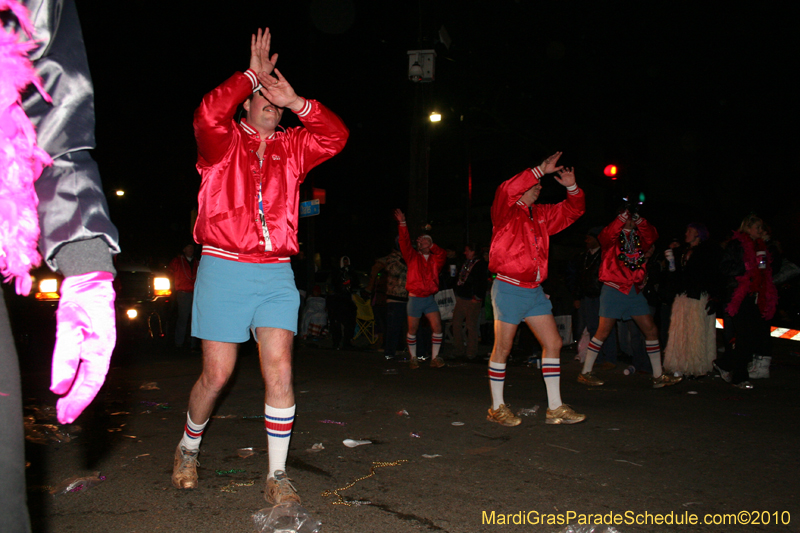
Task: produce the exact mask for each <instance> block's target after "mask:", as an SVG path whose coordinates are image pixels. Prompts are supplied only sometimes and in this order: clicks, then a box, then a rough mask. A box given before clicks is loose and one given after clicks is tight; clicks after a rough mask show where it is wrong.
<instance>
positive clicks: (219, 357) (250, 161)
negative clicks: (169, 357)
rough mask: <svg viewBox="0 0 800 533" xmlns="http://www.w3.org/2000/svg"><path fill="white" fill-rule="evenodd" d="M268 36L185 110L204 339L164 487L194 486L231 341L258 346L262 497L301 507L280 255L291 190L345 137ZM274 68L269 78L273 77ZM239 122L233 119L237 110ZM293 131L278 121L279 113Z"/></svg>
mask: <svg viewBox="0 0 800 533" xmlns="http://www.w3.org/2000/svg"><path fill="white" fill-rule="evenodd" d="M270 41H271V39H270V34H269V30H268V29H265V30H264V32H263V33H262V31H261V30H260V29H259V30H258V34H257V35H253V36H252V38H251V42H250V67H249V68H248V69H247V70H246V71H245V72H238V73H236V74H234V75H233V76H231V77H230V78H228V79H227V80H226V81H224V82H223V83H222V84H221V85H220V86H219V87H217V88H216V89H214V90H213V91H211V92H209V93H208V94H206V95H205V96H204V97H203V100H202V102H201V104H200V106H199V107H198V108H197V110H196V111H195V114H194V132H195V139H196V140H197V170H198V172H199V173H200V175H201V177H202V181H201V183H200V193H199V195H198V216H197V222H196V224H195V227H194V238H195V241H196V242H198V243H200V244H202V245H203V260H202V261H201V262H200V266H199V268H198V271H197V281H196V282H195V293H194V305H193V307H192V335H193V336H195V337H198V338H200V339H202V340H203V373H202V374H201V375H200V379H199V380H198V381H197V383H195V385H194V387H193V388H192V392H191V395H190V397H189V408H188V410H187V414H186V426H185V429H184V432H183V438H182V439H181V441H180V443H179V444H178V446H177V448H176V450H175V463H174V467H173V473H172V484H173V486H175V487H176V488H179V489H193V488H196V487H197V455H198V453H199V450H200V440H201V438H202V435H203V431H204V430H205V427H206V424H207V423H208V419H209V417H210V416H211V412H212V411H213V409H214V405H215V404H216V401H217V398H218V397H219V394H220V392H221V391H222V389H223V387H224V386H225V384H226V383H227V382H228V380H229V379H230V377H231V374H233V369H234V367H235V365H236V350H237V346H238V343H242V342H245V341H246V340H247V339H248V338H249V337H250V335H251V333H252V334H253V335H254V336H255V337H256V339H257V341H258V346H259V352H260V353H259V355H260V357H259V360H260V361H261V373H262V375H263V377H264V383H265V385H266V394H265V398H264V423H265V426H266V430H267V448H268V451H269V468H268V470H267V471H266V476H265V477H266V490H265V498H266V499H267V501H268V502H269V503H271V504H273V505H274V504H278V503H283V502H298V503H299V502H300V497H299V496H298V495H297V492H296V491H295V489H294V487H293V486H292V483H291V481H290V479H289V478H288V477H287V475H286V457H287V455H288V453H289V440H290V437H291V434H292V426H293V424H294V416H295V397H294V390H293V388H292V342H293V336H294V335H295V334H296V333H297V311H298V308H299V306H300V296H299V293H298V291H297V286H296V284H295V280H294V274H293V273H292V269H291V265H290V264H289V258H290V256H292V255H295V254H297V252H298V242H297V222H298V216H299V213H298V211H299V206H300V184H301V183H302V182H303V180H304V179H305V177H306V175H307V173H308V172H309V171H310V170H311V169H312V168H314V167H316V166H317V165H319V164H320V163H322V162H324V161H326V160H328V159H330V158H331V157H333V156H334V155H336V154H338V153H339V152H341V151H342V149H343V148H344V145H345V143H346V142H347V137H348V133H349V132H348V130H347V127H346V126H345V125H344V123H343V122H342V120H341V119H340V118H339V117H338V116H336V115H335V114H334V113H333V112H332V111H330V110H329V109H328V108H326V107H325V106H323V105H322V104H320V103H319V102H317V101H315V100H309V99H307V98H303V97H300V96H298V95H297V93H295V91H294V88H293V87H292V86H291V85H290V84H289V82H288V81H287V80H286V78H285V77H284V76H283V75H282V74H281V73H280V72H279V71H278V70H277V69H276V68H274V67H275V62H276V61H277V59H278V56H277V54H273V55H272V56H270ZM273 73H274V75H273ZM240 105H241V106H242V107H243V108H244V113H245V117H244V118H243V119H242V120H241V121H239V122H237V121H236V119H235V116H236V112H237V109H238V108H239V106H240ZM286 110H289V111H292V112H293V113H295V114H296V115H297V117H298V118H299V120H300V122H301V123H302V127H293V128H288V129H283V128H281V127H280V126H279V123H280V120H281V116H282V115H283V113H284V112H285V111H286Z"/></svg>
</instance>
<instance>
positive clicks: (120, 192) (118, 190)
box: [114, 189, 125, 196]
mask: <svg viewBox="0 0 800 533" xmlns="http://www.w3.org/2000/svg"><path fill="white" fill-rule="evenodd" d="M114 194H116V195H117V196H125V191H123V190H122V189H117V190H116V191H115V192H114Z"/></svg>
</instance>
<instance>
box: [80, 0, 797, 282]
mask: <svg viewBox="0 0 800 533" xmlns="http://www.w3.org/2000/svg"><path fill="white" fill-rule="evenodd" d="M705 4H706V3H705V2H702V3H701V2H695V3H693V4H692V5H688V4H687V5H683V4H681V3H652V2H636V3H634V2H627V3H622V2H532V1H525V0H520V1H508V0H493V1H481V0H460V1H433V0H430V1H429V0H421V1H419V2H399V1H391V0H389V1H381V2H374V1H362V0H325V1H323V0H316V1H312V2H307V1H296V2H285V3H279V2H265V1H259V2H256V1H249V0H234V1H230V2H224V3H218V4H207V3H198V2H178V1H173V2H163V3H158V4H154V3H150V2H147V3H145V2H128V3H124V4H120V3H116V2H107V1H104V2H101V1H98V0H77V5H78V10H79V14H80V16H81V20H82V24H83V30H84V38H85V40H86V44H87V51H88V55H89V64H90V68H91V70H92V76H93V78H94V83H95V90H96V110H97V142H98V148H97V150H95V152H94V156H95V158H96V159H97V161H98V163H99V164H100V169H101V173H102V175H103V180H104V187H105V189H106V191H107V192H108V195H109V203H110V208H111V214H112V219H113V220H114V221H115V222H116V223H117V225H118V226H119V228H120V233H121V239H122V246H123V248H124V250H125V251H126V252H128V253H129V254H131V255H135V256H144V257H146V256H153V257H159V256H164V257H169V256H171V255H174V254H175V253H177V251H178V250H179V249H180V247H181V243H182V241H184V240H185V239H186V238H187V237H188V236H189V220H190V211H191V210H192V209H193V207H194V206H195V205H196V195H197V190H198V186H199V175H198V174H197V172H196V170H195V167H194V164H195V160H196V146H195V143H194V136H193V131H192V114H193V111H194V109H195V108H196V107H197V105H198V104H199V102H200V99H201V98H202V96H203V94H204V93H206V92H208V91H210V90H211V89H213V88H214V87H215V86H216V85H218V84H219V83H221V82H222V81H224V80H225V79H227V78H228V77H229V76H230V75H232V74H233V73H234V72H236V71H242V70H244V69H246V68H247V66H248V58H249V42H250V34H251V33H254V32H255V30H256V28H257V27H259V26H261V27H264V26H269V27H270V31H271V33H272V35H273V41H272V44H273V51H274V52H277V53H278V54H279V55H280V58H279V60H278V68H279V69H280V70H281V72H282V73H283V74H284V75H285V76H286V78H287V79H288V80H289V81H290V82H291V83H292V85H293V86H294V88H295V90H296V92H297V93H298V94H299V95H301V96H306V97H309V98H314V99H317V100H319V101H321V102H323V103H324V104H326V105H327V106H328V107H330V108H331V109H333V110H334V111H335V112H337V113H338V114H339V115H340V116H341V117H342V118H343V120H344V121H345V123H346V124H347V125H348V127H349V128H350V130H351V137H350V140H349V142H348V146H347V147H346V148H345V151H344V152H343V153H342V154H340V155H339V156H337V157H335V158H333V159H332V160H330V161H328V162H326V163H324V164H323V165H321V166H320V167H318V168H316V169H314V170H313V171H312V172H311V173H310V174H309V176H308V179H307V181H306V183H307V184H308V186H309V187H310V186H311V185H312V184H313V186H314V187H318V188H324V189H326V191H327V204H326V205H324V206H322V214H321V215H320V216H319V217H316V220H315V221H314V227H315V231H316V234H315V236H316V239H315V244H316V248H317V250H318V251H320V252H321V253H322V254H323V261H324V262H327V261H329V258H330V257H333V256H335V255H342V254H346V255H350V256H351V257H353V258H354V264H355V265H356V267H358V268H362V269H368V268H369V266H370V264H371V261H372V259H373V258H374V257H377V256H379V255H384V254H385V253H387V252H388V251H389V247H390V244H391V241H392V239H393V236H394V235H395V232H396V226H395V223H394V221H393V219H392V217H391V211H392V210H393V209H394V208H395V207H400V208H402V209H407V208H408V204H409V198H408V181H409V172H410V171H409V154H410V146H411V125H412V121H413V120H422V119H424V117H423V115H422V112H423V111H424V115H427V114H428V112H429V111H430V110H433V109H435V110H437V111H439V112H440V113H442V114H443V116H444V118H443V121H442V122H441V123H439V124H437V125H435V126H431V127H430V128H431V129H430V145H429V146H430V152H429V161H430V162H429V169H430V184H429V191H430V192H429V194H430V199H429V219H430V220H431V222H432V225H433V230H432V231H431V233H432V235H433V236H434V240H438V241H439V242H440V244H443V245H446V246H449V247H453V248H459V249H460V247H461V245H462V241H463V225H464V224H463V221H464V220H465V216H466V215H465V206H466V205H467V168H468V162H469V163H471V167H472V176H473V190H472V204H471V211H470V213H471V215H472V221H473V224H472V225H471V226H470V228H471V234H470V236H471V237H472V238H473V239H478V240H479V241H483V242H480V244H486V245H488V236H489V235H490V232H491V224H490V221H489V219H488V218H487V216H486V215H487V214H488V206H489V205H490V204H491V201H492V198H493V195H494V190H495V189H496V187H497V185H499V184H500V183H501V182H502V181H504V180H506V179H508V178H510V177H511V176H512V175H514V174H516V173H517V172H519V171H521V170H523V169H524V168H526V167H529V166H532V165H536V164H538V163H540V162H541V160H542V159H543V158H544V157H546V156H547V155H549V154H551V153H553V152H554V151H556V150H561V151H563V152H564V156H563V159H562V162H563V163H564V164H567V165H569V166H575V167H576V174H577V179H578V183H579V185H581V186H582V187H583V188H584V189H585V190H586V192H587V201H588V212H587V214H586V215H584V217H583V218H582V219H581V220H580V221H579V222H578V223H576V225H575V227H573V228H572V229H570V230H567V231H566V232H565V233H564V235H562V236H560V237H559V238H560V239H561V240H562V241H561V242H562V243H563V244H576V243H577V244H578V245H580V243H581V241H582V236H583V232H584V231H585V230H586V229H587V228H588V227H591V226H594V225H600V224H605V223H607V222H608V221H610V219H611V218H612V217H613V214H614V209H615V208H616V207H617V205H618V204H619V201H620V200H619V199H620V198H621V196H622V195H623V194H624V193H625V192H626V191H628V192H633V193H636V194H638V193H639V192H643V193H644V194H645V196H646V202H645V208H644V215H645V216H646V217H647V218H648V219H650V220H651V221H652V222H654V223H655V224H656V225H657V227H659V229H660V230H661V231H660V232H661V234H662V237H665V238H667V237H671V236H672V235H679V234H682V232H683V230H682V228H685V225H686V223H688V222H690V221H694V220H697V221H702V222H705V223H707V224H708V225H709V226H710V228H711V229H712V233H713V234H715V235H716V236H717V237H719V238H724V237H726V236H727V235H728V234H729V232H730V230H731V229H734V228H735V227H736V226H738V222H739V220H740V219H741V218H742V217H743V216H744V215H745V214H747V213H748V212H750V211H751V210H756V212H758V213H760V214H762V216H763V217H765V218H766V219H767V221H768V222H770V223H772V224H773V226H774V233H775V235H776V236H778V237H779V238H780V239H781V240H782V241H783V242H784V245H785V246H787V247H788V248H792V249H797V247H798V245H800V243H798V242H797V237H796V236H797V235H800V231H799V230H800V227H799V226H800V218H799V217H798V209H797V208H796V200H795V198H794V196H793V191H794V189H795V187H794V186H793V183H794V181H795V180H796V178H797V177H798V174H800V172H798V170H800V168H798V167H800V158H798V151H797V148H796V146H797V140H798V135H797V133H796V131H797V128H796V126H795V122H796V120H797V118H798V116H799V114H798V111H799V110H798V104H797V93H798V91H797V87H796V82H791V81H790V80H791V78H792V77H793V73H794V71H795V70H796V69H797V66H798V64H800V62H798V50H800V47H798V44H800V43H798V38H797V32H796V31H795V28H793V27H790V25H792V24H793V21H794V18H793V16H791V14H790V12H789V8H788V7H785V8H784V7H774V6H772V4H752V3H750V4H747V5H746V6H745V7H741V8H737V7H731V5H730V4H721V3H720V4H717V5H718V6H719V7H720V8H723V7H724V10H720V9H717V8H714V7H711V6H710V5H705ZM156 5H157V6H158V7H154V6H156ZM787 5H788V4H787ZM201 6H202V7H201ZM768 8H769V9H768ZM770 9H771V10H770ZM442 26H443V27H444V28H446V31H447V34H448V35H449V37H450V40H451V43H450V46H449V48H447V47H446V46H445V45H444V44H442V43H441V42H440V40H439V38H438V36H439V34H440V32H439V30H440V28H441V27H442ZM422 48H434V49H435V50H436V52H437V54H438V57H437V61H436V81H435V82H433V83H431V84H426V85H425V86H424V87H422V88H421V89H417V88H416V87H415V84H413V83H412V82H410V81H408V79H407V68H408V59H407V54H406V51H407V50H412V49H422ZM415 91H419V92H420V93H421V94H422V96H423V97H424V105H422V106H419V107H417V108H415V107H414V93H415ZM422 107H424V109H421V108H422ZM283 124H284V125H285V126H290V125H296V124H299V122H298V121H297V119H296V118H295V117H293V116H292V114H291V113H286V114H285V115H284V121H283ZM609 163H614V164H617V165H618V166H619V167H620V180H618V181H617V182H616V183H611V182H610V181H609V180H608V178H606V177H605V176H603V173H602V170H603V167H605V165H607V164H609ZM544 184H545V190H544V192H543V194H542V198H541V200H540V201H559V200H561V199H563V197H564V192H563V189H562V188H561V187H560V186H559V185H558V184H556V183H555V181H554V180H552V178H546V180H545V182H544ZM117 188H123V189H125V190H126V191H127V194H126V196H125V197H124V198H122V199H118V198H116V197H115V196H113V191H114V190H115V189H117ZM790 191H792V192H790ZM306 193H307V191H306V192H304V194H306ZM794 194H796V193H794ZM412 201H413V200H412ZM307 226H308V223H307V221H303V222H302V223H301V240H303V241H304V242H305V241H306V240H307V239H306V237H307V235H305V234H304V231H306V228H307ZM437 232H438V233H437ZM793 254H794V252H792V251H790V252H789V255H790V256H791V255H793Z"/></svg>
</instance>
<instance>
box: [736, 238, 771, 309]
mask: <svg viewBox="0 0 800 533" xmlns="http://www.w3.org/2000/svg"><path fill="white" fill-rule="evenodd" d="M733 238H734V239H736V240H738V241H739V242H740V243H741V245H742V250H743V251H744V257H743V259H744V269H745V270H744V274H742V275H741V276H736V281H737V282H738V286H737V287H736V290H735V291H733V296H732V297H731V301H730V302H728V305H727V306H726V307H725V311H726V312H727V313H728V314H729V315H730V316H734V315H736V313H738V312H739V307H741V305H742V302H743V301H744V299H745V298H746V297H747V295H748V294H756V295H757V300H758V310H759V311H760V312H761V316H762V317H764V320H769V319H771V318H772V317H773V316H775V308H776V307H777V306H778V290H777V289H776V288H775V284H774V283H773V282H772V269H771V268H770V266H771V265H772V256H771V255H770V253H769V252H767V245H766V244H765V243H764V241H762V240H761V239H757V240H753V239H751V238H750V236H749V235H747V234H746V233H742V232H741V231H734V232H733ZM756 251H764V252H767V268H758V260H757V258H756Z"/></svg>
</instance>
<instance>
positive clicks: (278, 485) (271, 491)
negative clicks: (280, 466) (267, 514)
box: [264, 470, 300, 505]
mask: <svg viewBox="0 0 800 533" xmlns="http://www.w3.org/2000/svg"><path fill="white" fill-rule="evenodd" d="M264 499H265V500H267V502H268V503H271V504H272V505H278V504H279V503H288V502H295V503H298V504H299V503H300V496H298V495H297V489H295V488H294V485H292V481H291V480H290V479H289V477H288V476H287V475H286V472H284V471H283V470H276V471H275V477H268V478H267V490H266V492H265V493H264Z"/></svg>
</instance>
